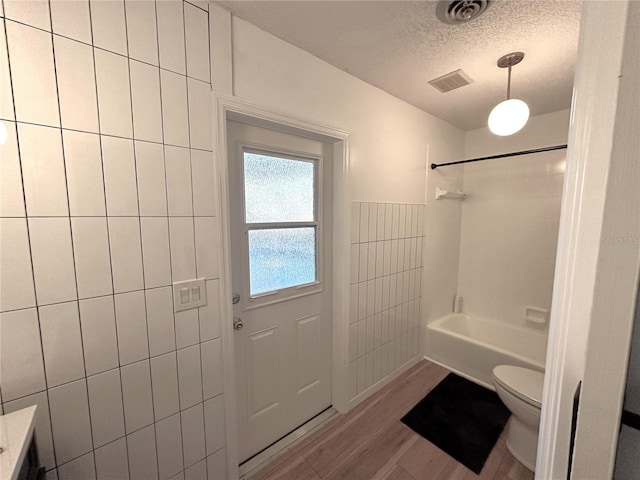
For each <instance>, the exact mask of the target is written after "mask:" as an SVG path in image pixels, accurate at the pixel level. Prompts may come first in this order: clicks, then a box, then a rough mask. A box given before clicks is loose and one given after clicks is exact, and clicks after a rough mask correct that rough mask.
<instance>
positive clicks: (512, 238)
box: [424, 110, 570, 386]
mask: <svg viewBox="0 0 640 480" xmlns="http://www.w3.org/2000/svg"><path fill="white" fill-rule="evenodd" d="M569 113H570V111H569V110H561V111H558V112H553V113H550V114H546V115H540V116H536V117H532V118H531V119H530V120H529V123H528V124H527V126H526V127H525V128H524V129H523V130H522V131H521V132H519V133H517V134H515V135H513V136H511V137H498V136H496V135H493V134H492V133H491V132H490V131H489V130H488V129H487V128H481V129H477V130H473V131H470V132H467V133H466V135H465V157H464V158H477V157H482V156H489V155H496V154H502V153H509V152H516V151H522V150H527V149H533V148H540V147H547V146H552V145H562V144H566V142H567V135H568V129H569ZM565 157H566V149H563V150H557V151H552V152H545V153H538V154H530V155H523V156H517V157H507V158H503V159H497V160H487V161H483V162H477V163H470V164H466V165H464V166H463V167H445V168H441V169H437V170H435V171H432V172H430V173H431V175H430V177H431V181H430V182H429V184H428V186H429V188H430V189H431V190H430V191H428V198H427V204H429V203H432V205H433V204H436V205H435V206H433V207H432V209H434V210H437V209H438V208H441V209H442V210H446V211H448V213H449V215H450V216H451V217H452V219H458V218H459V227H458V226H457V225H452V226H451V227H450V228H453V229H455V228H459V231H460V237H459V245H453V246H449V247H448V250H449V251H448V254H447V256H448V262H449V265H448V266H447V267H448V273H447V275H449V276H450V275H452V272H455V275H456V277H457V278H456V284H457V295H458V296H461V297H462V299H463V302H462V305H463V308H462V313H463V314H464V315H459V316H448V314H449V313H450V312H451V309H452V307H453V298H449V299H447V300H448V305H447V307H448V310H447V311H446V312H442V311H441V310H440V311H434V310H433V309H432V310H430V309H429V308H426V309H425V312H424V314H425V317H426V326H427V328H426V333H425V354H426V356H427V358H429V359H431V360H434V361H436V362H438V363H441V364H443V365H444V366H446V367H448V368H451V369H453V370H455V371H457V372H459V373H461V374H463V375H465V376H467V377H469V378H471V379H473V380H476V381H478V382H480V383H483V384H485V385H487V386H490V385H491V371H492V370H493V367H494V366H496V365H499V364H504V363H508V364H513V365H521V366H525V367H529V368H534V369H538V370H543V369H544V362H545V357H546V340H547V335H548V331H549V324H548V313H547V315H546V321H544V322H543V323H535V322H531V321H529V320H526V319H525V307H535V308H537V309H541V310H546V311H547V312H549V311H550V310H551V294H552V289H553V275H554V268H555V257H556V248H557V239H558V228H559V219H560V208H561V200H562V186H563V180H564V168H565ZM447 168H449V169H452V168H455V169H461V170H462V172H458V173H456V174H453V173H446V172H445V171H446V170H447ZM447 175H448V176H449V177H451V178H453V179H455V180H450V181H449V182H448V184H447ZM443 185H445V186H444V187H443ZM435 187H440V188H449V189H455V188H458V187H459V188H461V189H462V190H463V191H464V192H465V193H468V194H469V198H468V199H467V200H465V201H464V202H457V201H455V200H445V201H435V200H432V199H433V198H434V195H433V193H434V192H433V190H434V189H435ZM428 211H429V210H428ZM458 215H459V216H458ZM455 247H458V250H457V252H456V253H457V255H456V256H454V255H453V254H452V252H451V250H452V249H454V248H455ZM431 256H433V254H430V253H429V252H427V253H426V254H425V257H426V259H425V262H429V261H430V260H429V258H430V257H431ZM430 282H432V283H433V282H437V279H431V280H430V281H429V280H427V281H426V284H427V286H429V283H430ZM427 289H428V288H427ZM523 346H531V347H532V348H523Z"/></svg>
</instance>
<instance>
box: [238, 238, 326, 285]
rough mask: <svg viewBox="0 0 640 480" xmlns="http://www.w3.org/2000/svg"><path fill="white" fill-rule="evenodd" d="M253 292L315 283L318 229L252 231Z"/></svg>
mask: <svg viewBox="0 0 640 480" xmlns="http://www.w3.org/2000/svg"><path fill="white" fill-rule="evenodd" d="M248 233H249V284H250V294H251V295H259V294H261V293H266V292H272V291H275V290H281V289H284V288H289V287H294V286H297V285H304V284H308V283H312V282H315V281H316V279H317V273H316V228H315V227H298V228H273V229H256V230H249V232H248Z"/></svg>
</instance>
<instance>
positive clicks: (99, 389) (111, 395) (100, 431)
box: [87, 369, 124, 448]
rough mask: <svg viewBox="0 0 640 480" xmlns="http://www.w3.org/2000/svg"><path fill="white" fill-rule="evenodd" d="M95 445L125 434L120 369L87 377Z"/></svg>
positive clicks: (99, 445)
mask: <svg viewBox="0 0 640 480" xmlns="http://www.w3.org/2000/svg"><path fill="white" fill-rule="evenodd" d="M87 388H88V390H89V406H90V411H91V432H92V433H93V445H94V447H96V448H97V447H101V446H103V445H106V444H107V443H110V442H112V441H114V440H116V439H118V438H122V437H123V436H124V412H123V408H122V383H121V381H120V371H119V370H118V369H115V370H109V371H108V372H104V373H99V374H98V375H94V376H92V377H89V378H87Z"/></svg>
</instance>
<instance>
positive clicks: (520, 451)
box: [493, 365, 544, 472]
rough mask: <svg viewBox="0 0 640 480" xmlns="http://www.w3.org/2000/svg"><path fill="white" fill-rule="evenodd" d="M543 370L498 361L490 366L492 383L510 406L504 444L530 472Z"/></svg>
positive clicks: (536, 447)
mask: <svg viewBox="0 0 640 480" xmlns="http://www.w3.org/2000/svg"><path fill="white" fill-rule="evenodd" d="M543 382H544V374H543V373H542V372H538V371H536V370H531V369H529V368H523V367H514V366H512V365H499V366H497V367H496V368H494V369H493V385H494V387H496V392H497V394H498V396H499V397H500V399H501V400H502V402H503V403H504V404H505V405H506V406H507V408H508V409H509V410H511V413H512V416H511V420H510V421H509V431H508V432H507V448H508V449H509V451H510V452H511V454H512V455H513V456H514V457H516V459H518V460H519V461H520V462H521V463H522V464H523V465H524V466H525V467H527V468H528V469H529V470H531V471H532V472H533V471H534V470H535V466H536V453H537V449H538V427H539V426H540V408H541V401H542V385H543Z"/></svg>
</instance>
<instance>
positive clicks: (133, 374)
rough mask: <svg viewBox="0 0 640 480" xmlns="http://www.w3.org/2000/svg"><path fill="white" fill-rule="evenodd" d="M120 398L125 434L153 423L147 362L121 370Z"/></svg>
mask: <svg viewBox="0 0 640 480" xmlns="http://www.w3.org/2000/svg"><path fill="white" fill-rule="evenodd" d="M120 375H121V377H122V397H123V401H124V416H125V421H126V430H127V433H131V432H135V431H136V430H139V429H140V428H142V427H146V426H147V425H151V424H152V423H153V408H152V402H153V398H152V393H151V367H150V364H149V361H148V360H143V361H142V362H138V363H132V364H131V365H127V366H126V367H123V368H122V369H121V373H120Z"/></svg>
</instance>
